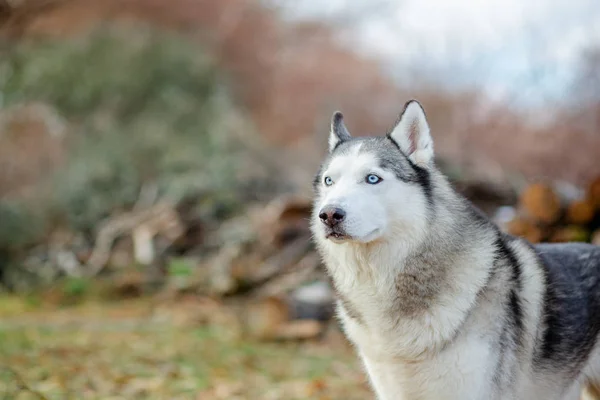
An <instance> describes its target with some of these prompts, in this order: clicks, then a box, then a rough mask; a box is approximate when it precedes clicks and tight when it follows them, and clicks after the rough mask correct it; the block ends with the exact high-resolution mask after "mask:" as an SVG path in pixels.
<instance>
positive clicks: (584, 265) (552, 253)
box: [533, 243, 600, 375]
mask: <svg viewBox="0 0 600 400" xmlns="http://www.w3.org/2000/svg"><path fill="white" fill-rule="evenodd" d="M533 248H534V250H535V251H536V253H537V255H538V257H539V259H540V262H541V265H542V266H543V269H544V274H545V277H546V293H545V295H544V302H543V304H544V312H543V313H544V325H545V326H544V331H543V334H542V335H541V342H540V343H539V346H537V349H536V350H537V352H536V358H535V361H536V363H537V365H538V366H539V367H542V368H552V365H557V363H560V364H562V365H563V366H569V367H570V368H571V369H572V372H573V374H574V375H575V374H577V373H578V372H579V371H580V369H581V368H582V366H583V364H584V363H585V361H586V360H587V358H588V356H589V354H590V352H591V351H592V349H593V347H594V345H595V344H596V339H597V336H598V333H599V332H600V247H598V246H594V245H591V244H586V243H566V244H538V245H535V246H533Z"/></svg>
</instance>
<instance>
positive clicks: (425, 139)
mask: <svg viewBox="0 0 600 400" xmlns="http://www.w3.org/2000/svg"><path fill="white" fill-rule="evenodd" d="M388 137H389V138H390V139H391V140H392V141H394V143H396V144H397V145H398V147H399V148H400V150H402V152H403V153H404V154H406V156H407V157H408V158H409V159H410V160H411V161H412V162H413V163H415V164H416V165H418V166H421V167H426V166H427V165H429V164H430V163H431V162H432V161H433V140H432V139H431V134H430V132H429V124H428V123H427V118H426V117H425V111H424V110H423V107H422V106H421V104H419V102H418V101H416V100H410V101H409V102H407V103H406V104H405V105H404V110H402V113H401V114H400V118H398V121H397V122H396V126H394V129H392V131H391V132H390V133H389V134H388Z"/></svg>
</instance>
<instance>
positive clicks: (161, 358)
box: [0, 296, 372, 400]
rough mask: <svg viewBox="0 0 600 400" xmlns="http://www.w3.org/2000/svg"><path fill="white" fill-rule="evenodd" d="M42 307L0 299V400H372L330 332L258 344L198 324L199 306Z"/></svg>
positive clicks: (139, 302) (220, 327)
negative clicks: (308, 338) (316, 337)
mask: <svg viewBox="0 0 600 400" xmlns="http://www.w3.org/2000/svg"><path fill="white" fill-rule="evenodd" d="M44 304H46V302H45V301H44V299H41V300H40V298H33V299H32V298H29V297H20V298H17V297H10V296H0V321H1V322H0V400H2V399H107V400H108V399H136V398H139V399H202V400H215V399H228V400H236V399H240V400H241V399H248V400H253V399H261V400H269V399H273V400H277V399H282V400H283V399H286V400H294V399H321V400H324V399H331V400H333V399H344V400H353V399H356V400H358V399H361V400H364V399H370V398H372V395H370V392H369V390H368V387H367V385H366V382H365V377H364V374H363V373H362V371H361V369H360V366H359V364H358V362H357V360H356V357H355V356H354V354H353V352H352V349H351V348H350V346H348V344H347V343H346V342H345V341H344V339H343V337H341V336H340V334H339V332H338V331H337V330H336V329H335V328H333V329H330V330H329V331H328V333H327V334H326V335H325V336H324V337H323V338H322V339H320V340H313V341H310V342H302V343H299V342H294V343H292V342H286V343H268V342H259V341H256V340H249V339H247V338H244V337H243V335H241V334H240V333H239V331H238V330H237V329H235V328H234V327H233V325H231V324H228V323H226V321H227V318H221V320H222V321H221V322H222V323H215V322H214V321H215V319H214V318H213V319H212V320H213V322H211V323H207V322H206V321H207V319H206V318H202V317H201V316H200V315H201V313H200V312H199V310H201V309H202V308H203V307H204V308H206V307H207V304H212V306H211V307H212V308H211V309H210V311H209V313H210V314H211V315H212V316H213V317H214V315H215V314H217V313H219V312H221V311H219V310H220V308H219V307H216V306H215V304H216V303H210V302H206V301H204V302H201V301H198V300H194V299H192V300H190V299H187V300H178V301H162V300H161V301H157V300H156V299H153V300H148V299H143V298H137V299H134V300H119V301H112V302H106V301H104V302H85V303H83V304H78V305H71V306H64V305H62V306H48V305H44ZM217 320H218V319H217Z"/></svg>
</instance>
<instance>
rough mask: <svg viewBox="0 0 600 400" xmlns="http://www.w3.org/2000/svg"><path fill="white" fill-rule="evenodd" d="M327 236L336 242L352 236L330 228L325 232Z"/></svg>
mask: <svg viewBox="0 0 600 400" xmlns="http://www.w3.org/2000/svg"><path fill="white" fill-rule="evenodd" d="M325 238H326V239H330V240H333V241H334V242H342V241H344V240H348V239H350V236H349V235H347V234H345V233H344V232H340V231H339V230H334V229H330V230H328V231H327V232H326V233H325Z"/></svg>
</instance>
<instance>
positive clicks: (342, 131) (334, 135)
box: [329, 111, 351, 153]
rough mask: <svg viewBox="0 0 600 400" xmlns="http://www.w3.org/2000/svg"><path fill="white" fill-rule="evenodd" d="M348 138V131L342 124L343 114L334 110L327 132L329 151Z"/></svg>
mask: <svg viewBox="0 0 600 400" xmlns="http://www.w3.org/2000/svg"><path fill="white" fill-rule="evenodd" d="M350 139H351V136H350V132H348V129H347V128H346V125H344V116H343V115H342V113H341V112H339V111H336V112H334V113H333V116H332V117H331V131H330V132H329V152H330V153H331V152H333V150H335V148H336V147H337V146H338V145H339V144H340V143H342V142H345V141H347V140H350Z"/></svg>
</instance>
